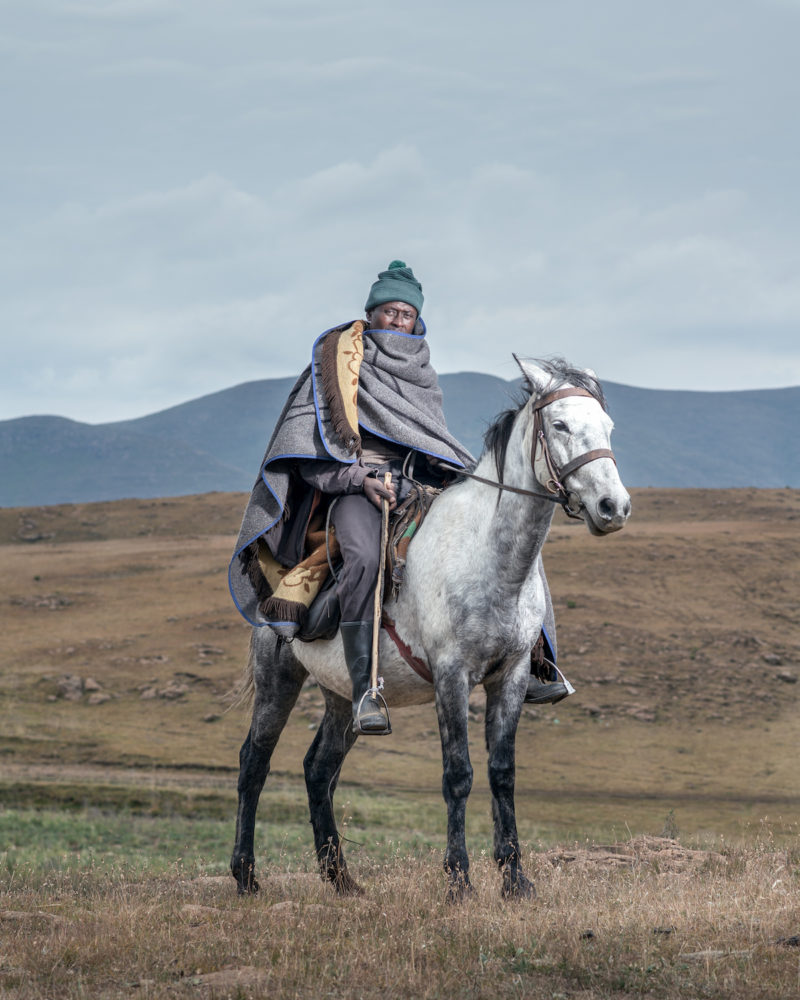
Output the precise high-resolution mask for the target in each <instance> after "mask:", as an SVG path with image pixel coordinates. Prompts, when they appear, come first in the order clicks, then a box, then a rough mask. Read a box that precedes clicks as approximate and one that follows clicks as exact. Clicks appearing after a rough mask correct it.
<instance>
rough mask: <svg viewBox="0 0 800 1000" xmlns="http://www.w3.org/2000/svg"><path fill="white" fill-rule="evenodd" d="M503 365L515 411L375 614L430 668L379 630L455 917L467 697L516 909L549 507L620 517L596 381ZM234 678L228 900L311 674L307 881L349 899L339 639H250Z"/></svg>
mask: <svg viewBox="0 0 800 1000" xmlns="http://www.w3.org/2000/svg"><path fill="white" fill-rule="evenodd" d="M515 359H516V361H517V363H518V364H519V366H520V368H521V370H522V374H523V376H524V385H523V395H524V399H523V401H522V402H521V403H520V404H519V405H518V406H515V407H513V408H511V409H509V410H507V411H506V412H505V413H503V414H501V415H500V416H499V417H498V418H497V419H496V420H495V422H494V423H493V424H492V425H491V426H490V427H489V429H488V430H487V433H486V436H485V447H484V451H483V454H482V456H481V458H480V460H479V462H478V464H477V466H476V467H475V469H474V470H473V472H472V473H464V474H462V475H461V476H460V477H459V478H458V480H457V481H456V482H455V483H454V484H453V485H450V486H448V487H447V488H446V489H445V490H444V491H443V492H442V493H441V494H440V495H439V496H438V497H437V498H436V500H435V502H434V503H433V505H432V506H431V508H430V511H429V513H428V515H427V517H426V518H425V520H424V521H423V523H422V525H421V527H420V528H419V530H418V532H417V534H416V535H415V537H414V539H413V542H412V544H411V545H410V546H409V549H408V553H407V562H406V567H405V576H404V582H403V585H402V588H401V590H400V592H399V594H398V595H397V596H396V598H393V599H391V600H389V601H387V603H386V604H385V606H384V607H385V612H386V614H387V615H388V616H389V617H390V618H391V620H392V621H393V622H394V629H395V630H396V633H397V634H398V635H399V636H401V637H402V642H403V643H404V644H405V645H406V646H407V647H409V648H410V650H411V651H412V652H413V654H414V657H417V658H418V659H419V660H422V661H423V662H424V663H425V664H427V665H428V668H429V671H430V675H431V676H432V683H430V682H429V681H428V680H425V679H423V677H421V676H419V674H418V673H417V672H415V670H413V669H412V668H411V666H409V663H407V662H406V660H405V659H404V658H403V657H402V656H401V655H400V653H399V651H398V649H399V647H398V645H397V644H396V643H394V642H392V640H391V639H390V638H389V637H388V636H387V633H386V631H385V630H384V629H381V633H380V648H379V653H380V668H381V673H382V675H383V684H384V691H383V693H384V696H385V698H386V701H387V703H388V704H389V705H390V706H391V707H392V708H400V707H403V706H407V705H417V704H423V703H426V702H430V701H434V702H435V705H436V713H437V716H438V722H439V733H440V736H441V745H442V761H443V779H442V791H443V796H444V800H445V803H446V807H447V847H446V850H445V855H444V869H445V872H446V876H447V896H448V899H449V900H450V901H453V902H456V901H458V900H460V899H461V898H462V897H464V896H465V895H466V894H468V893H469V892H471V890H472V887H471V884H470V879H469V857H468V854H467V848H466V839H465V829H464V819H465V813H466V803H467V797H468V795H469V793H470V790H471V787H472V775H473V772H472V766H471V764H470V759H469V750H468V741H467V713H468V703H469V695H470V691H471V690H472V689H473V688H474V687H475V686H476V685H478V684H482V685H483V687H484V689H485V692H486V715H485V728H486V745H487V749H488V756H489V761H488V767H489V783H490V788H491V796H492V816H493V821H494V860H495V862H496V863H497V866H498V868H499V871H500V873H501V892H502V895H503V896H505V897H512V898H525V897H527V896H530V895H531V894H532V893H533V891H534V890H533V884H532V883H531V882H530V881H529V880H528V878H527V877H526V876H525V874H524V872H523V870H522V863H521V857H520V848H519V839H518V834H517V826H516V818H515V811H514V741H515V736H516V730H517V725H518V722H519V718H520V714H521V711H522V705H523V700H524V697H525V692H526V688H527V684H528V679H529V676H530V671H531V649H532V647H533V645H534V643H535V641H536V640H537V638H538V636H539V634H540V631H541V627H542V621H543V617H544V612H545V592H544V588H545V586H546V583H545V582H544V576H543V573H541V571H540V566H541V559H540V553H541V549H542V546H543V544H544V541H545V538H546V536H547V533H548V531H549V528H550V522H551V520H552V517H553V511H554V509H555V504H554V503H553V502H552V501H553V500H556V501H557V502H558V503H560V504H561V505H562V506H563V507H564V509H565V510H566V512H567V513H568V514H570V515H571V516H574V517H581V518H582V519H583V520H584V521H585V523H586V527H587V528H588V529H589V531H590V532H591V533H592V534H593V535H597V536H604V535H608V534H610V533H612V532H615V531H618V530H619V529H620V528H622V527H623V526H624V525H625V522H626V521H627V519H628V516H629V515H630V510H631V503H630V497H629V495H628V493H627V492H626V490H625V488H624V486H623V485H622V481H621V480H620V477H619V475H618V472H617V467H616V463H615V461H614V457H613V454H612V452H611V450H610V447H609V443H610V435H611V430H612V427H613V424H612V421H611V419H610V417H609V416H608V414H607V412H606V404H605V400H604V397H603V391H602V387H601V386H600V383H599V382H598V380H597V378H596V376H595V375H594V373H593V372H591V371H590V370H583V369H577V368H573V367H570V366H569V365H567V364H566V362H564V361H562V360H560V359H558V360H556V361H550V362H539V363H532V362H526V361H521V360H520V359H519V358H516V356H515ZM565 481H567V482H565ZM298 647H302V648H298ZM246 670H247V676H248V677H249V678H251V680H250V684H251V687H252V690H253V715H252V721H251V725H250V731H249V733H248V735H247V738H246V739H245V741H244V744H243V745H242V748H241V751H240V755H239V762H240V771H239V781H238V793H239V800H238V811H237V820H236V839H235V844H234V848H233V854H232V857H231V872H232V874H233V876H234V878H235V879H236V881H237V884H238V891H239V893H240V894H247V893H252V892H256V891H258V881H257V879H256V877H255V855H254V831H255V817H256V809H257V806H258V800H259V796H260V794H261V790H262V788H263V786H264V782H265V780H266V777H267V774H268V772H269V766H270V758H271V756H272V753H273V751H274V749H275V746H276V744H277V742H278V738H279V736H280V734H281V731H282V730H283V728H284V726H285V725H286V722H287V719H288V717H289V714H290V712H291V710H292V708H293V706H294V704H295V702H296V700H297V697H298V695H299V693H300V690H301V688H302V686H303V683H304V682H305V680H306V678H307V676H308V675H309V674H310V675H311V676H312V677H313V678H314V680H316V681H317V683H318V685H319V687H320V689H321V691H322V694H323V696H324V699H325V714H324V717H323V719H322V722H321V724H320V726H319V729H318V730H317V733H316V735H315V737H314V740H313V742H312V744H311V746H310V748H309V750H308V752H307V754H306V756H305V760H304V764H303V766H304V772H305V781H306V789H307V792H308V803H309V809H310V814H311V824H312V828H313V835H314V845H315V848H316V853H317V858H318V862H319V867H320V874H321V876H322V878H323V879H324V880H327V881H329V882H330V883H332V885H333V887H334V888H335V890H336V891H337V892H339V893H341V894H357V893H360V892H361V888H360V886H359V885H358V883H357V882H356V881H355V879H354V878H353V877H352V875H351V874H350V872H349V871H348V868H347V864H346V862H345V858H344V854H343V851H342V847H341V844H340V840H339V834H338V831H337V828H336V821H335V818H334V812H333V795H334V792H335V790H336V785H337V783H338V780H339V775H340V772H341V768H342V764H343V762H344V758H345V756H346V755H347V753H348V751H349V750H350V748H351V747H352V746H353V744H354V743H355V741H356V738H357V736H356V734H355V733H354V732H353V727H352V706H351V686H350V679H349V676H348V673H347V669H346V667H345V663H344V657H343V650H342V642H341V638H340V636H339V634H338V633H337V634H336V636H335V637H334V638H333V639H330V640H316V641H314V642H311V643H300V642H296V641H295V642H292V643H287V642H285V641H283V640H282V639H280V638H279V637H278V636H276V635H275V634H274V633H273V632H272V630H271V629H269V628H254V629H253V633H252V638H251V644H250V655H249V660H248V665H247V668H246Z"/></svg>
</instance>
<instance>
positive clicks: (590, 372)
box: [583, 368, 600, 382]
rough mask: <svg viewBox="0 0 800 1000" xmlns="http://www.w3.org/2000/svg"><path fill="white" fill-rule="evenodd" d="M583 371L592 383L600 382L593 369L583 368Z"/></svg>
mask: <svg viewBox="0 0 800 1000" xmlns="http://www.w3.org/2000/svg"><path fill="white" fill-rule="evenodd" d="M583 370H584V372H585V373H586V374H587V375H588V376H589V378H590V379H592V381H593V382H599V381H600V380H599V379H598V377H597V372H596V371H595V370H594V368H584V369H583Z"/></svg>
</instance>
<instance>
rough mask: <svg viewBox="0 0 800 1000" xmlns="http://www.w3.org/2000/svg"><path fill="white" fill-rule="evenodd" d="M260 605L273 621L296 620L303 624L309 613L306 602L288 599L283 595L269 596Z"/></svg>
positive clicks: (267, 616)
mask: <svg viewBox="0 0 800 1000" xmlns="http://www.w3.org/2000/svg"><path fill="white" fill-rule="evenodd" d="M259 606H260V608H261V612H262V614H263V615H264V617H265V618H266V619H267V620H268V621H271V622H296V623H297V624H298V625H302V624H303V623H304V622H305V620H306V617H307V615H308V608H307V607H306V606H305V604H300V603H299V602H298V601H287V600H286V599H285V598H282V597H268V598H267V599H266V601H262V602H261V604H260V605H259Z"/></svg>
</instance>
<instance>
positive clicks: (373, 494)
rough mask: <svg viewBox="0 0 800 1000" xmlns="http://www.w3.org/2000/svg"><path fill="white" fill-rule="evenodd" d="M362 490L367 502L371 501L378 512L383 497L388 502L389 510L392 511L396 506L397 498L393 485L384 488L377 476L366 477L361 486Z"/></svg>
mask: <svg viewBox="0 0 800 1000" xmlns="http://www.w3.org/2000/svg"><path fill="white" fill-rule="evenodd" d="M362 489H363V490H364V495H365V496H366V498H367V500H371V501H372V503H374V504H375V506H376V507H377V508H378V510H380V508H381V500H382V499H383V498H384V497H385V498H386V499H387V500H388V501H389V510H394V509H395V507H396V506H397V496H396V495H395V492H394V484H393V483H389V485H388V486H384V485H383V482H382V481H381V480H380V479H378V478H377V476H367V477H366V478H365V479H364V482H363V484H362Z"/></svg>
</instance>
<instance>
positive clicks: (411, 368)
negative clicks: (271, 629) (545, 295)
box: [228, 323, 475, 626]
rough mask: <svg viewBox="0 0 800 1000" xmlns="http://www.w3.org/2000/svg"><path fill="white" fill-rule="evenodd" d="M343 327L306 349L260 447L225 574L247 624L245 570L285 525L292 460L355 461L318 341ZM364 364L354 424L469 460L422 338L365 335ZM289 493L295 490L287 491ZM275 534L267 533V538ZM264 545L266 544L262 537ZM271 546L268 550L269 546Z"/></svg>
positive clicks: (249, 606) (249, 593)
mask: <svg viewBox="0 0 800 1000" xmlns="http://www.w3.org/2000/svg"><path fill="white" fill-rule="evenodd" d="M348 326H350V324H349V323H348V324H344V326H340V327H334V328H332V329H331V330H327V331H326V332H325V333H323V334H322V335H321V336H320V337H318V338H317V340H316V341H315V343H314V346H313V348H312V355H311V363H310V364H309V366H308V367H307V368H306V369H305V371H304V372H303V373H302V375H301V376H300V378H299V379H298V380H297V382H296V383H295V385H294V387H293V389H292V391H291V393H290V394H289V398H288V400H287V402H286V405H285V406H284V408H283V412H282V413H281V416H280V418H279V419H278V423H277V425H276V427H275V430H274V432H273V434H272V437H271V439H270V442H269V444H268V446H267V450H266V453H265V455H264V459H263V461H262V463H261V470H260V475H259V477H258V478H257V479H256V482H255V485H254V486H253V490H252V493H251V494H250V500H249V502H248V504H247V507H246V509H245V512H244V517H243V518H242V526H241V529H240V531H239V537H238V539H237V542H236V548H235V550H234V554H233V558H232V559H231V563H230V566H229V569H228V583H229V586H230V591H231V596H232V597H233V601H234V603H235V605H236V607H237V608H238V610H239V611H240V613H241V614H242V615H243V617H244V618H245V619H247V621H249V622H250V623H251V624H253V625H259V626H260V625H266V624H268V622H267V620H266V619H265V618H264V616H263V614H262V613H261V611H260V609H259V600H260V597H261V596H263V595H260V594H259V593H258V592H257V586H256V583H255V581H254V579H253V574H252V572H251V567H252V548H251V547H252V545H253V543H254V542H255V541H256V540H257V539H258V538H260V537H261V536H262V535H265V534H266V533H267V532H270V531H271V529H273V528H274V527H275V526H276V525H278V524H279V522H288V521H290V520H291V517H292V514H293V510H292V509H291V507H292V501H293V500H294V499H295V497H294V494H296V492H297V491H296V485H297V477H296V476H295V475H293V473H292V467H293V464H294V462H295V461H296V460H297V459H319V460H323V461H328V462H329V461H331V459H333V460H335V461H337V462H342V463H353V462H355V461H357V457H356V455H354V454H353V453H351V452H350V451H348V448H347V445H346V443H345V442H343V441H342V439H341V438H340V436H339V435H338V434H337V433H336V430H335V428H334V427H333V422H332V418H331V413H330V407H329V403H328V400H327V399H326V398H325V393H324V392H323V389H322V386H323V380H322V345H323V341H324V338H325V337H326V336H328V335H329V334H334V333H336V332H337V331H339V330H342V329H344V328H346V327H348ZM363 346H364V359H363V361H362V363H361V369H360V372H359V379H358V419H359V425H360V426H361V427H362V428H363V429H364V430H367V431H369V432H370V433H372V434H375V435H376V436H378V437H381V438H385V439H386V440H388V441H390V442H393V443H395V444H397V445H399V446H401V447H402V448H404V449H411V450H414V451H418V452H421V453H422V454H424V455H428V456H432V457H433V458H435V459H440V460H442V461H444V462H447V463H449V464H451V465H453V466H456V467H458V468H472V466H473V465H474V464H475V460H474V458H473V457H472V455H470V453H469V452H468V451H467V450H466V449H465V448H464V447H463V446H462V445H461V444H459V442H458V441H457V440H456V439H455V438H454V437H453V436H452V434H450V432H449V431H448V429H447V424H446V422H445V418H444V413H443V411H442V394H441V390H440V389H439V383H438V379H437V377H436V372H435V371H434V369H433V367H432V366H431V364H430V353H429V350H428V344H427V342H426V340H425V336H424V334H423V335H422V336H417V335H412V334H403V333H395V332H392V331H389V330H369V331H366V332H365V333H364V335H363ZM293 487H294V490H293ZM272 534H274V532H272ZM267 541H268V543H271V542H272V539H271V538H270V537H269V536H267ZM270 547H271V548H273V550H274V546H273V545H272V544H270Z"/></svg>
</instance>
